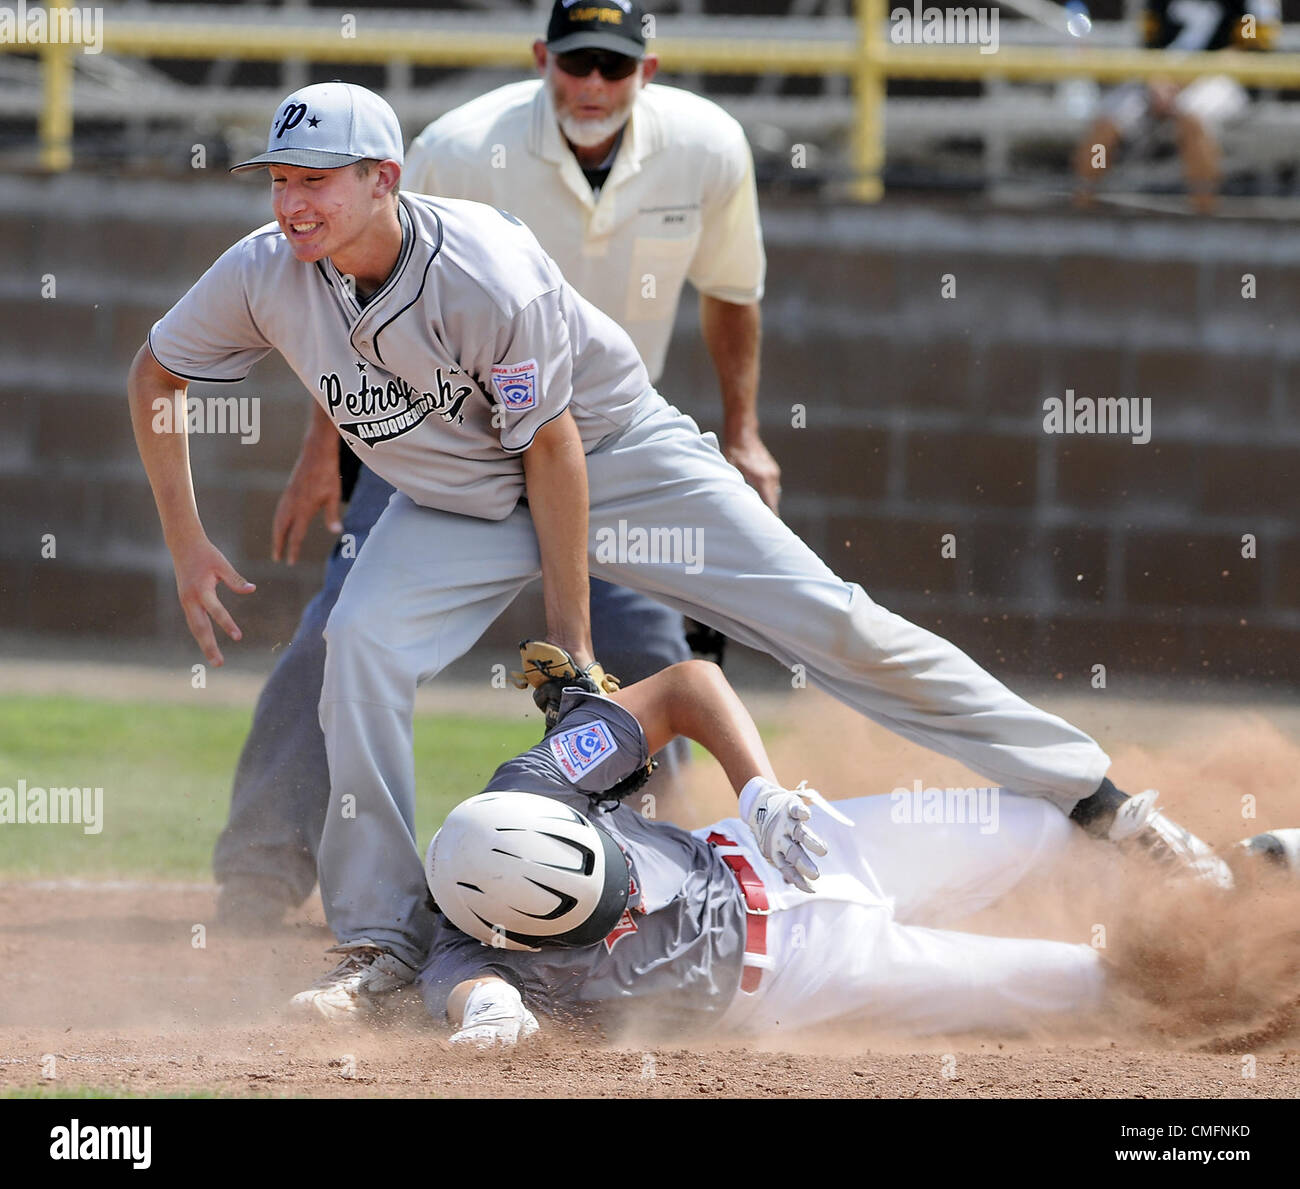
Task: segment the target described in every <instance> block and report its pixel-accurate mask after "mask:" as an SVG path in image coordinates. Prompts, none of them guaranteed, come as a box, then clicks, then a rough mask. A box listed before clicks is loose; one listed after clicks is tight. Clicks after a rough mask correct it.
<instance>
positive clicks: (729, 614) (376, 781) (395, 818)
mask: <svg viewBox="0 0 1300 1189" xmlns="http://www.w3.org/2000/svg"><path fill="white" fill-rule="evenodd" d="M587 469H588V476H589V487H590V505H591V514H590V525H591V541H590V546H591V549H590V554H589V556H590V559H591V571H592V573H593V575H599V576H600V577H603V578H607V579H609V580H611V581H614V582H617V583H619V584H620V585H623V586H627V587H630V588H632V589H635V590H642V591H644V592H646V593H647V594H650V595H652V596H653V597H654V598H656V599H658V600H660V601H662V602H665V603H668V604H669V605H670V606H673V607H675V608H677V609H678V610H680V611H682V612H683V613H685V614H689V615H691V616H692V617H694V618H695V619H697V620H699V621H700V622H702V623H706V624H709V625H711V626H712V627H715V628H717V629H718V630H720V631H722V632H724V633H725V634H726V635H727V636H729V637H731V638H732V639H734V640H737V641H739V642H740V643H742V644H747V645H750V646H751V647H754V648H760V649H764V650H766V651H767V652H769V653H771V654H772V655H773V656H774V657H776V658H777V659H778V660H779V661H780V662H781V663H782V664H784V665H786V666H789V667H793V666H794V665H802V666H804V671H805V672H806V675H807V679H808V680H809V681H810V682H811V683H813V684H815V685H818V686H820V687H821V688H822V689H825V690H827V691H828V692H830V693H831V694H833V695H834V696H835V697H837V698H839V699H840V700H841V701H843V702H845V703H847V704H848V705H850V706H853V707H854V708H855V709H857V710H859V711H861V712H862V713H863V714H864V715H866V716H867V717H868V718H870V719H872V720H873V721H875V722H878V723H880V724H882V725H883V726H886V727H889V728H890V729H891V730H893V731H896V732H897V733H898V734H900V735H902V736H904V737H905V738H907V739H910V740H912V741H914V742H917V743H920V744H923V745H924V746H926V747H929V748H932V749H933V750H935V751H938V752H940V753H942V754H944V755H949V756H953V757H955V758H957V759H959V760H961V761H962V762H963V763H965V764H966V765H967V766H968V767H970V768H972V769H974V770H975V771H976V772H979V773H981V774H983V775H984V776H986V777H988V778H989V779H990V780H991V781H993V782H994V783H996V784H998V785H1000V786H1002V787H1005V788H1007V789H1009V790H1012V791H1014V792H1019V793H1022V794H1025V795H1028V796H1039V797H1045V798H1047V799H1048V800H1050V801H1052V802H1053V803H1054V804H1056V805H1058V806H1059V807H1060V808H1061V809H1062V810H1063V811H1064V812H1067V813H1068V812H1069V811H1070V809H1072V808H1073V806H1074V805H1075V803H1076V802H1078V801H1079V800H1080V799H1081V798H1083V797H1087V796H1090V795H1091V794H1092V793H1093V792H1095V791H1096V789H1097V786H1098V785H1099V784H1100V783H1101V780H1102V777H1103V776H1104V775H1105V773H1106V769H1107V768H1108V767H1109V763H1110V761H1109V759H1108V757H1107V756H1106V754H1105V753H1104V752H1103V751H1102V750H1101V748H1100V747H1098V746H1097V744H1096V743H1095V742H1094V741H1093V740H1092V739H1090V738H1089V737H1088V736H1087V735H1086V734H1084V733H1083V732H1082V731H1080V730H1078V729H1077V728H1075V727H1073V726H1071V725H1070V724H1069V723H1067V722H1065V721H1064V720H1062V719H1060V718H1058V717H1056V716H1054V715H1051V714H1048V713H1046V712H1044V711H1042V710H1039V709H1037V708H1036V707H1034V706H1032V705H1030V704H1029V703H1028V702H1026V701H1024V700H1023V699H1022V698H1020V697H1018V696H1017V695H1016V694H1014V693H1012V692H1011V691H1010V690H1009V689H1007V688H1006V686H1004V685H1003V684H1002V683H1001V682H999V681H998V680H996V679H995V678H994V677H992V676H991V675H990V674H988V673H986V672H985V671H984V670H983V669H981V668H980V667H979V666H978V665H977V664H976V663H975V662H974V661H972V660H971V659H970V658H969V657H967V656H966V655H965V654H964V653H962V652H961V651H960V650H959V649H958V648H956V647H955V646H954V645H952V644H950V643H949V642H948V641H946V640H944V639H942V638H940V637H939V636H936V635H934V634H933V633H931V632H928V631H926V630H924V629H923V628H919V627H917V626H915V625H914V624H911V623H908V622H907V621H906V620H905V619H903V618H901V617H900V616H898V615H895V614H893V613H892V612H889V611H887V610H885V609H884V608H883V607H880V606H878V605H877V604H875V603H874V602H872V600H871V599H870V598H869V597H868V596H867V594H866V592H865V591H864V590H863V589H862V588H861V587H860V586H858V585H856V584H854V583H850V582H845V581H844V580H843V579H841V578H838V577H837V576H836V575H835V574H834V573H832V572H831V570H830V569H829V568H828V567H827V566H826V564H825V563H824V562H822V561H821V559H820V558H818V557H817V555H816V554H815V553H813V551H812V550H811V549H809V548H808V546H807V545H805V544H804V543H803V542H802V541H801V540H800V539H799V538H798V537H797V536H795V534H794V533H793V532H791V531H790V529H789V528H787V527H786V525H785V524H784V523H782V521H781V520H780V519H779V518H778V517H777V516H776V515H775V514H774V513H772V512H771V511H770V510H769V509H768V508H767V507H766V506H765V505H764V504H763V501H762V500H761V499H760V498H759V496H758V494H757V493H756V492H755V491H754V490H753V489H752V488H750V487H748V486H747V485H746V484H745V481H744V479H743V478H742V477H741V475H740V473H739V472H738V471H737V470H736V469H735V468H734V467H732V466H731V465H730V464H729V463H728V462H727V461H726V460H725V459H724V458H723V457H722V454H721V452H720V451H719V450H718V448H717V441H716V439H715V438H714V436H713V435H712V434H708V435H701V434H700V432H699V429H698V427H697V426H696V424H695V422H694V421H692V420H691V419H690V418H689V417H686V416H685V415H683V414H681V413H679V412H678V411H677V410H676V409H673V408H671V407H670V406H668V405H666V404H664V403H662V402H661V401H657V402H655V403H654V405H653V406H652V408H651V410H650V411H649V412H648V414H647V415H646V416H645V417H643V418H642V419H641V420H639V421H638V422H637V423H636V424H634V425H633V426H630V427H628V428H627V429H625V430H623V431H621V432H620V433H619V434H617V435H615V436H613V437H612V438H609V439H606V440H605V441H604V442H602V443H601V444H600V445H599V446H597V447H596V448H595V449H594V450H593V451H592V452H591V453H590V454H589V455H588V456H587ZM620 522H622V524H621V527H620ZM652 529H660V530H661V531H662V533H663V534H664V535H665V536H670V535H671V533H672V531H673V530H677V533H678V539H679V540H680V539H685V534H686V533H687V532H688V531H689V532H691V533H693V534H694V537H693V538H692V539H693V540H694V541H695V542H696V543H697V544H698V545H699V557H698V559H697V561H696V564H692V563H691V562H690V561H689V560H683V561H682V562H680V564H678V563H674V562H672V561H671V560H669V561H667V562H665V561H663V560H662V559H661V560H660V561H658V562H653V561H648V560H646V559H645V558H644V556H642V555H639V554H635V552H634V550H633V549H631V548H629V549H628V550H626V551H622V552H621V553H620V555H618V556H614V557H612V558H611V556H610V554H609V550H608V547H607V546H608V541H609V538H610V534H611V533H615V534H616V535H617V533H619V532H622V533H623V536H624V537H625V538H626V539H627V540H628V541H629V542H631V541H632V540H633V538H634V537H636V535H637V533H636V530H645V531H646V532H647V533H648V532H649V530H652ZM661 556H662V555H661ZM683 556H684V555H683ZM539 572H540V560H539V554H538V549H537V540H536V535H535V533H534V530H533V524H532V520H531V519H530V517H529V514H528V511H527V509H526V508H525V507H523V506H521V507H518V508H516V509H515V510H514V512H513V513H511V515H510V516H508V517H506V518H505V519H504V520H500V521H487V520H479V519H475V518H472V517H468V516H460V515H455V514H452V513H448V512H442V511H438V510H435V509H430V508H424V507H421V506H419V505H417V504H415V503H414V502H412V501H411V500H410V499H409V498H407V497H406V496H404V495H398V496H396V497H395V498H394V499H393V500H392V502H391V503H390V504H389V505H388V508H387V510H386V511H385V513H384V515H383V516H382V517H381V519H380V521H379V523H378V524H377V525H376V526H375V528H374V531H373V532H372V533H371V535H370V539H369V540H368V541H367V542H366V546H365V548H364V550H362V553H361V556H360V557H359V558H358V560H357V564H356V565H355V566H354V567H353V571H352V574H351V576H350V577H349V579H348V583H347V585H346V586H345V588H344V590H343V592H342V595H341V596H340V598H339V601H338V603H337V605H336V606H335V608H334V612H333V614H332V615H331V616H330V620H329V624H328V626H327V628H326V638H327V641H328V652H327V656H326V663H325V683H324V689H323V691H322V696H321V707H320V711H321V723H322V726H323V727H324V731H325V738H326V743H327V750H328V755H329V766H330V777H331V794H330V806H329V811H328V813H327V815H326V820H325V829H324V834H323V836H322V839H321V847H320V853H319V856H318V859H319V876H320V884H321V898H322V900H323V902H324V905H325V912H326V916H327V918H328V920H329V923H330V926H331V928H332V929H333V931H334V933H335V935H336V936H337V937H338V939H339V940H340V941H351V940H357V939H359V938H362V937H367V938H369V939H371V940H372V941H374V942H376V943H377V944H379V945H382V946H384V947H385V948H388V949H390V950H391V951H392V952H394V953H395V954H397V955H398V956H399V957H401V958H402V959H404V960H405V961H407V962H409V963H411V964H412V965H418V964H419V963H420V962H421V961H422V960H423V958H424V956H425V953H426V952H427V950H428V947H429V944H430V940H431V936H432V929H433V915H432V913H430V912H429V910H428V908H427V905H426V886H425V880H424V867H423V856H422V853H421V850H420V849H419V848H418V847H417V844H416V839H415V829H414V808H415V773H414V765H413V760H412V751H411V744H412V722H411V720H412V710H413V705H414V698H415V690H416V686H417V685H418V684H420V683H421V682H424V681H428V680H430V679H431V678H432V677H434V676H435V675H436V674H437V673H438V672H439V670H441V669H442V668H443V667H445V666H446V665H448V664H450V663H451V662H452V661H454V660H455V659H456V658H457V657H459V656H460V655H461V654H463V653H464V652H465V651H466V650H468V649H469V648H470V647H471V646H472V645H473V644H474V642H475V641H476V640H478V638H479V637H480V636H481V635H482V633H483V632H484V630H485V629H486V628H487V626H488V625H489V624H490V623H491V622H492V621H493V620H494V619H495V618H496V617H497V616H498V615H499V614H500V613H501V612H502V611H503V610H505V608H506V607H507V606H509V604H510V602H511V600H512V599H514V597H515V596H516V595H517V594H518V593H519V591H520V590H521V589H522V588H523V587H524V586H525V585H526V584H527V583H528V582H530V581H532V580H533V579H534V578H536V577H537V575H538V573H539ZM476 791H477V790H474V789H467V790H466V795H469V794H471V793H473V792H476Z"/></svg>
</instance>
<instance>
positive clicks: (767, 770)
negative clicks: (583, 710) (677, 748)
mask: <svg viewBox="0 0 1300 1189" xmlns="http://www.w3.org/2000/svg"><path fill="white" fill-rule="evenodd" d="M610 697H611V698H613V700H614V701H616V702H618V703H619V705H621V706H622V707H623V708H624V709H625V710H627V711H629V712H630V713H631V714H632V716H633V717H634V718H635V719H636V720H637V722H639V723H640V724H641V729H642V730H643V731H644V732H645V737H646V743H647V746H648V750H649V752H650V754H651V755H653V754H654V753H655V752H657V751H660V750H661V749H662V748H664V747H665V746H667V744H669V743H671V742H672V741H673V740H674V739H676V738H677V737H678V736H679V735H682V736H685V737H686V738H687V739H694V740H695V742H696V743H698V744H700V746H701V747H704V748H705V749H706V750H707V751H708V752H709V754H710V755H712V756H713V758H714V759H716V760H717V761H718V763H719V764H721V765H722V770H723V771H724V772H725V773H726V774H727V780H728V781H730V782H731V787H732V788H733V789H735V790H736V793H737V795H739V793H740V791H741V789H743V788H744V787H745V785H746V784H748V783H749V781H750V780H752V779H753V778H754V777H755V776H762V777H765V778H766V779H767V780H770V781H772V782H773V783H774V784H775V783H776V773H775V772H774V771H773V769H772V763H771V761H770V760H769V759H768V755H767V749H766V748H764V746H763V740H762V739H761V738H760V737H759V733H758V727H757V726H755V725H754V720H753V719H752V718H751V717H750V714H749V711H748V710H746V709H745V704H744V703H743V702H742V701H741V700H740V697H739V695H738V694H737V693H736V691H735V690H734V689H732V688H731V684H730V682H728V681H727V678H726V677H725V675H724V674H723V672H722V670H721V669H720V668H718V666H717V665H715V664H714V663H713V662H712V661H699V660H692V661H682V662H681V663H680V664H676V665H669V666H668V668H666V669H661V670H660V671H659V672H658V673H655V674H653V675H652V676H650V677H647V678H646V679H645V680H644V681H638V682H636V684H635V685H629V686H627V688H625V689H621V690H618V691H616V692H615V693H613V694H611V695H610Z"/></svg>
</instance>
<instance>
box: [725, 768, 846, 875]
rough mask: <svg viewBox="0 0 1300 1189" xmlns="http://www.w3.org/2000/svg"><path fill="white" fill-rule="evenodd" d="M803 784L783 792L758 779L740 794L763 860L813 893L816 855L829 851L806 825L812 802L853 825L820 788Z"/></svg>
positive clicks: (822, 854) (843, 821)
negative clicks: (833, 806)
mask: <svg viewBox="0 0 1300 1189" xmlns="http://www.w3.org/2000/svg"><path fill="white" fill-rule="evenodd" d="M806 786H807V781H802V782H800V784H799V787H798V788H797V789H783V788H781V787H780V785H776V784H773V783H772V782H771V781H770V780H767V779H765V778H764V777H762V776H755V777H754V779H753V780H751V781H750V782H749V783H748V784H747V785H745V787H744V788H743V789H741V791H740V816H741V817H742V818H743V819H744V821H745V824H746V825H747V826H749V829H750V831H751V832H752V833H753V835H754V838H755V839H756V840H757V842H758V849H759V850H760V851H761V852H762V854H763V858H765V859H766V860H767V861H768V862H769V863H771V864H772V866H773V867H775V868H776V869H777V870H778V871H779V872H780V873H781V875H782V876H783V877H784V878H785V881H786V883H790V884H794V886H795V887H796V888H799V889H800V890H801V891H804V892H811V891H812V890H813V889H812V885H811V884H810V883H809V882H808V881H809V880H813V879H816V878H817V877H818V876H819V875H820V874H821V872H820V871H818V870H817V864H816V863H814V862H813V859H812V856H813V855H819V856H824V855H825V854H827V852H828V848H827V846H826V843H824V842H823V841H822V840H821V839H820V838H818V837H817V835H816V834H814V833H813V832H812V830H810V829H809V828H808V827H807V826H806V825H805V824H804V823H805V822H807V821H808V820H809V818H811V817H812V810H811V809H809V808H808V802H811V803H812V804H814V805H816V806H818V808H820V809H823V810H825V811H826V812H827V813H828V814H830V816H831V817H833V818H834V819H835V820H836V821H839V822H842V823H843V824H845V825H851V824H852V823H851V822H850V821H849V819H848V818H846V817H845V816H844V815H843V814H842V813H840V811H839V810H838V809H834V808H832V806H831V804H830V802H828V801H827V800H826V798H825V797H823V796H822V795H821V793H819V792H818V791H817V790H816V789H810V788H807V787H806Z"/></svg>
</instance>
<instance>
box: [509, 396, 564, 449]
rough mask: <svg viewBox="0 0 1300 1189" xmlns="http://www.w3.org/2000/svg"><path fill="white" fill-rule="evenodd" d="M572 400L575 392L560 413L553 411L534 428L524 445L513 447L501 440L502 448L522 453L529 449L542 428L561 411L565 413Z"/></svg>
mask: <svg viewBox="0 0 1300 1189" xmlns="http://www.w3.org/2000/svg"><path fill="white" fill-rule="evenodd" d="M572 402H573V394H572V393H570V394H569V399H568V400H566V401H565V402H564V408H563V409H561V410H560V411H559V412H558V413H552V414H551V415H550V416H549V417H548V418H547V419H546V420H545V421H543V422H542V423H541V425H539V426H538V427H537V428H536V429H535V430H533V433H532V437H530V438H529V439H528V441H526V442H525V443H524V444H523V445H522V446H514V447H511V446H507V445H506V444H505V443H504V442H501V449H502V450H504V451H505V452H506V453H507V454H522V453H523V452H524V451H525V450H527V449H528V447H529V446H531V445H532V444H533V441H534V439H536V437H537V435H538V433H539V432H540V431H541V430H543V429H545V428H546V427H547V426H548V425H550V423H551V422H552V421H554V420H555V419H556V418H557V417H559V416H560V414H561V413H563V412H564V411H565V410H566V409H568V407H569V405H570V404H571V403H572Z"/></svg>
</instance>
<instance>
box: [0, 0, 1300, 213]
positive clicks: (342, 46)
mask: <svg viewBox="0 0 1300 1189" xmlns="http://www.w3.org/2000/svg"><path fill="white" fill-rule="evenodd" d="M48 7H49V8H51V9H54V8H57V7H60V5H58V4H56V3H54V2H51V3H50V4H49V5H48ZM64 7H70V6H64ZM857 11H858V29H859V32H858V36H857V39H856V41H835V40H829V39H828V40H810V39H809V40H780V41H778V40H775V39H774V40H766V39H759V38H749V39H743V38H727V39H726V41H721V40H719V41H710V40H707V39H705V40H701V39H698V38H697V39H694V40H687V39H684V38H673V37H660V38H656V39H655V40H654V43H653V44H654V51H655V53H657V54H658V55H659V57H660V59H661V61H662V64H663V66H664V68H665V69H667V70H670V71H671V70H677V71H687V70H692V71H693V70H698V71H708V72H712V73H717V74H761V73H769V72H770V73H778V74H804V75H826V74H842V75H848V76H849V77H850V78H852V80H853V87H854V97H855V102H856V106H857V116H856V119H855V123H854V130H853V143H852V152H853V171H854V179H855V181H854V185H853V193H854V196H855V197H857V198H859V199H861V200H862V201H866V202H874V201H876V200H878V199H879V198H880V197H881V194H882V190H883V187H882V182H881V173H882V169H883V165H884V142H885V137H884V109H885V82H886V80H887V79H890V78H918V79H967V80H980V79H990V78H999V79H1015V80H1022V81H1033V80H1048V81H1054V80H1057V79H1062V78H1070V77H1087V78H1093V79H1097V80H1098V81H1101V82H1118V81H1122V80H1124V79H1130V78H1152V77H1162V78H1168V79H1171V80H1173V81H1176V82H1186V81H1188V80H1190V79H1193V78H1196V77H1197V76H1199V75H1202V74H1226V75H1229V76H1231V77H1233V78H1236V79H1238V80H1239V81H1240V82H1242V83H1245V84H1247V85H1254V86H1265V87H1300V54H1294V53H1287V54H1280V53H1279V54H1274V53H1263V54H1256V53H1241V52H1235V51H1221V52H1218V53H1212V54H1208V53H1199V54H1173V53H1169V52H1168V51H1162V50H1123V49H1099V48H1090V47H1085V46H1082V45H1077V46H1070V47H1036V46H1006V47H999V48H998V50H997V52H996V53H988V54H983V53H980V52H979V47H978V46H974V45H965V46H939V47H930V46H920V47H917V46H903V45H894V44H892V43H891V42H890V40H889V38H888V36H887V28H888V21H889V10H888V8H887V6H886V0H857ZM322 19H323V20H325V19H331V18H324V17H323V18H322ZM103 25H104V27H103V29H102V42H103V49H104V50H105V51H106V52H109V53H114V54H120V55H125V56H134V57H163V58H239V59H247V60H262V61H267V60H272V61H277V60H280V59H284V58H290V57H292V58H294V59H298V60H307V61H329V62H348V63H357V64H366V65H375V64H386V63H389V62H404V63H409V64H411V65H417V66H518V67H520V68H525V69H526V68H529V67H531V63H532V55H531V50H530V42H529V39H528V38H527V37H520V36H519V35H518V34H516V33H487V32H482V33H469V32H462V31H456V30H447V29H434V28H429V29H420V28H402V29H376V30H370V29H364V28H361V29H357V30H356V31H355V36H347V35H346V33H345V31H344V30H343V29H341V28H340V27H338V26H335V25H334V24H333V23H331V24H329V25H326V24H323V23H322V24H321V25H320V26H318V27H306V26H303V25H300V24H289V23H258V24H256V25H251V26H244V27H240V26H238V25H235V24H234V23H233V20H232V21H231V22H214V23H198V22H192V21H183V22H182V21H174V20H173V21H167V20H140V19H137V18H134V17H132V18H131V19H128V20H115V19H114V14H113V13H112V12H111V11H110V12H109V13H108V14H106V19H105V20H104V23H103ZM51 27H53V25H51ZM31 48H32V47H31V43H30V42H28V43H21V44H14V43H8V44H6V43H4V42H0V52H3V51H5V50H15V51H20V52H21V51H24V50H26V51H28V52H30V51H31ZM37 49H38V51H39V54H40V59H41V68H42V76H43V86H42V90H43V108H42V113H41V118H40V127H39V134H40V143H41V157H40V159H41V165H42V167H43V168H45V169H48V170H53V171H58V170H64V169H67V168H69V166H70V165H71V164H72V147H71V146H72V124H73V105H72V83H73V55H74V54H75V53H77V52H79V50H80V47H79V46H76V45H67V44H44V45H40V46H39V47H37Z"/></svg>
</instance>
